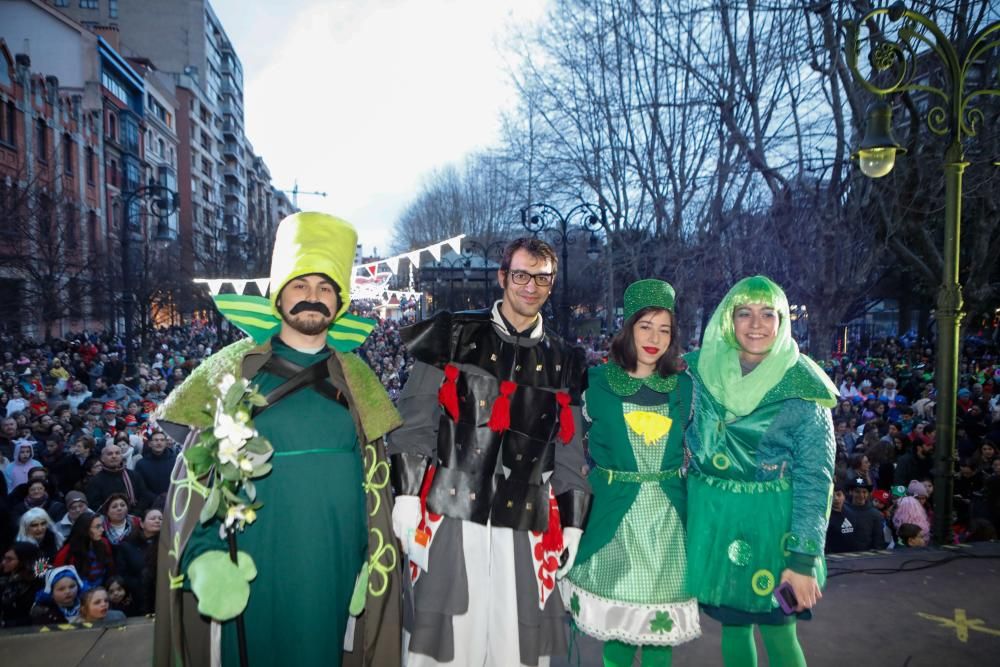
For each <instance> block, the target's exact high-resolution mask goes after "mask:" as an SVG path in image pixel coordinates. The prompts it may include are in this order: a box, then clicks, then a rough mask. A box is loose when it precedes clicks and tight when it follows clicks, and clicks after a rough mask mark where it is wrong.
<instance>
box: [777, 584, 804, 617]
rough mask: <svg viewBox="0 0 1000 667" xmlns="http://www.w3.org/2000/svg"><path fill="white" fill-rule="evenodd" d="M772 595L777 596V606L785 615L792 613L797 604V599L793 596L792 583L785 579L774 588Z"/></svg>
mask: <svg viewBox="0 0 1000 667" xmlns="http://www.w3.org/2000/svg"><path fill="white" fill-rule="evenodd" d="M774 597H775V598H777V600H778V606H780V607H781V611H783V612H785V614H786V615H791V614H794V613H795V608H796V607H798V606H799V601H798V600H797V599H796V598H795V591H793V590H792V585H791V584H790V583H788V582H787V581H786V582H785V583H783V584H781V585H780V586H778V588H776V589H775V591H774Z"/></svg>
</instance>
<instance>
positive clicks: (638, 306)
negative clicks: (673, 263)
mask: <svg viewBox="0 0 1000 667" xmlns="http://www.w3.org/2000/svg"><path fill="white" fill-rule="evenodd" d="M649 307H654V308H665V309H666V310H670V311H672V310H673V309H674V288H673V287H671V286H670V283H667V282H664V281H662V280H656V279H655V278H648V279H646V280H638V281H636V282H634V283H632V284H631V285H629V286H628V289H626V290H625V319H626V320H627V319H628V318H630V317H632V316H633V315H635V314H636V313H637V312H639V311H640V310H642V309H643V308H649Z"/></svg>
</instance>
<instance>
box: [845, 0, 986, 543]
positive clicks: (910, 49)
mask: <svg viewBox="0 0 1000 667" xmlns="http://www.w3.org/2000/svg"><path fill="white" fill-rule="evenodd" d="M880 16H884V17H886V18H888V23H889V24H897V23H899V22H900V21H902V23H901V24H900V26H899V28H898V29H897V30H896V32H895V33H893V34H892V35H891V36H890V35H888V34H886V33H884V32H882V31H880V30H878V28H877V25H878V18H879V17H880ZM861 26H864V27H865V28H866V37H865V38H862V37H861V32H860V27H861ZM847 29H848V44H847V64H848V67H849V68H850V70H851V73H852V74H853V76H854V79H855V80H856V81H857V82H858V83H860V84H861V86H863V87H864V88H865V89H866V90H868V91H870V92H872V93H875V94H876V95H879V96H883V95H889V94H892V93H900V92H909V91H913V92H920V93H923V94H926V95H927V96H928V97H929V98H930V99H931V106H930V109H929V111H928V112H927V126H928V128H929V129H930V130H931V132H933V133H934V134H937V135H939V136H942V137H946V138H948V140H949V144H948V148H947V149H946V150H945V154H944V174H945V218H944V251H943V264H944V267H943V275H942V278H941V286H940V287H939V289H938V296H937V310H936V319H937V323H938V337H937V366H936V368H935V372H934V382H935V385H936V386H937V392H938V395H937V444H936V447H935V448H934V487H935V491H936V493H935V501H934V512H935V526H934V533H935V539H936V541H937V542H938V543H939V544H948V543H950V542H951V514H952V503H953V495H954V461H955V416H956V410H957V407H956V400H957V390H958V348H959V330H960V327H961V322H962V317H963V312H962V286H961V285H960V284H959V281H958V278H959V276H958V267H959V251H960V248H961V231H962V173H963V172H964V171H965V168H966V167H967V166H968V165H969V163H968V162H966V160H965V152H964V150H963V147H962V140H963V139H964V138H965V137H973V136H975V135H976V129H977V125H978V124H979V123H984V122H985V116H984V114H983V112H982V111H981V110H980V109H977V108H975V107H974V106H973V104H974V103H975V102H978V101H979V100H980V99H981V97H982V96H984V95H991V96H1000V85H994V86H992V88H990V87H984V88H983V89H981V90H979V91H973V92H968V91H967V90H966V79H967V78H968V75H969V73H970V71H972V70H975V69H976V63H977V62H978V61H986V59H987V57H988V56H990V55H991V53H992V52H993V51H995V50H996V49H997V48H1000V21H994V22H993V23H991V24H989V25H988V26H986V28H984V29H983V30H981V31H980V32H979V33H978V34H976V35H972V36H971V37H969V38H968V41H967V43H966V44H967V46H965V47H964V48H963V49H962V51H961V52H959V50H958V49H957V48H956V47H955V45H954V44H952V43H951V42H950V41H949V40H948V38H947V36H946V35H945V34H944V32H943V31H942V30H941V29H940V28H939V27H938V26H937V25H936V24H935V23H934V22H933V21H931V20H930V19H929V18H927V17H926V16H924V15H922V14H920V13H918V12H914V11H911V10H909V9H907V8H906V5H905V4H904V3H902V2H896V3H893V4H892V5H890V6H889V7H886V8H880V9H874V10H872V11H870V12H868V13H867V14H865V15H864V16H863V17H862V18H861V19H860V20H859V21H858V22H857V23H854V22H852V23H849V24H848V25H847ZM864 42H867V46H868V50H869V61H870V63H871V67H872V70H873V72H874V73H875V74H876V75H882V76H883V78H882V81H888V83H887V84H885V85H880V84H877V83H875V82H872V81H869V80H868V78H867V77H866V76H865V75H864V74H862V72H861V71H860V70H859V69H858V56H859V54H860V52H861V48H862V43H864ZM931 54H934V55H936V56H937V57H938V60H939V61H940V63H939V66H940V72H941V73H942V74H943V77H942V79H944V80H945V85H944V86H942V87H937V86H932V85H929V84H930V83H931V82H930V81H924V80H921V79H920V77H922V76H923V75H924V74H925V73H926V68H923V69H921V68H919V67H918V64H924V63H925V62H926V61H928V60H929V59H930V56H931ZM884 73H888V74H884ZM984 75H985V76H984V77H983V81H984V82H987V83H988V79H989V77H990V76H991V73H989V72H984ZM891 130H892V108H891V107H890V106H889V105H888V104H886V103H884V102H878V103H876V104H874V105H872V107H870V108H869V118H868V127H867V130H866V135H865V140H864V141H863V142H862V145H861V147H860V150H859V151H858V153H857V156H858V158H859V161H860V164H861V170H862V171H863V172H864V173H865V174H866V175H868V176H871V177H873V178H879V177H881V176H884V175H886V174H888V173H889V172H890V171H891V170H892V167H893V164H894V162H895V157H896V153H897V152H899V151H900V146H899V145H898V144H897V143H896V141H895V140H894V139H893V138H892V131H891Z"/></svg>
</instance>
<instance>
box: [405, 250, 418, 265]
mask: <svg viewBox="0 0 1000 667" xmlns="http://www.w3.org/2000/svg"><path fill="white" fill-rule="evenodd" d="M406 259H408V260H410V264H412V265H413V266H415V267H417V268H420V251H419V250H414V251H413V252H408V253H406Z"/></svg>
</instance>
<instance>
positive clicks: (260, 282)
mask: <svg viewBox="0 0 1000 667" xmlns="http://www.w3.org/2000/svg"><path fill="white" fill-rule="evenodd" d="M253 282H254V284H255V285H256V286H257V291H259V292H260V294H261V296H265V295H266V294H267V287H268V285H269V284H270V282H271V279H270V278H256V279H255V280H254V281H253Z"/></svg>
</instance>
